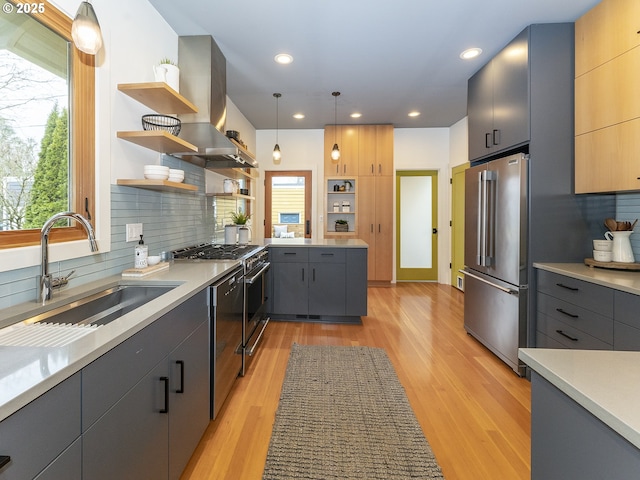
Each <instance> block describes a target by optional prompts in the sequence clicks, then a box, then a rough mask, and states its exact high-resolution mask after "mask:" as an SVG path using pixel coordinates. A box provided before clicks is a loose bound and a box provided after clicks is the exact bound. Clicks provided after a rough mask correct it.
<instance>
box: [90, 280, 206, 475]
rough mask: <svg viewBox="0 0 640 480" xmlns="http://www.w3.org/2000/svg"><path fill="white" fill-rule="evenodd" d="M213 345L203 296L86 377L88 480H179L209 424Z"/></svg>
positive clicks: (98, 363)
mask: <svg viewBox="0 0 640 480" xmlns="http://www.w3.org/2000/svg"><path fill="white" fill-rule="evenodd" d="M208 338H209V335H208V308H207V298H206V290H203V291H201V292H200V293H198V294H196V295H195V296H194V297H192V298H191V299H189V300H187V301H186V302H184V303H182V304H181V305H179V306H178V307H176V308H175V309H173V310H172V311H170V312H169V313H167V314H165V315H163V316H162V317H161V318H159V319H158V320H156V321H155V322H153V323H152V324H150V325H149V326H147V327H146V328H144V329H143V330H141V331H140V332H138V333H137V334H136V335H134V336H132V337H131V338H129V339H128V340H126V341H124V342H123V343H122V344H120V345H119V346H117V347H116V348H114V349H112V350H110V351H109V352H107V353H106V354H105V355H103V356H102V357H100V358H98V359H97V360H95V361H94V362H92V363H91V364H89V365H88V366H87V367H85V368H84V369H83V370H82V395H83V402H82V410H83V412H82V418H83V435H82V439H83V445H82V448H83V453H82V471H83V477H84V478H91V479H101V478H105V479H107V478H109V479H110V478H154V479H162V478H178V477H179V475H180V473H181V472H182V469H183V468H184V466H185V464H186V461H188V459H189V456H190V454H191V453H192V452H193V448H195V444H197V442H198V441H199V439H200V437H201V436H202V433H203V432H204V429H205V428H206V426H207V424H208V419H209V344H208ZM177 362H182V364H179V363H177ZM183 384H184V389H182V390H184V393H179V392H178V390H181V388H180V387H181V386H182V385H183ZM85 400H86V401H85ZM188 447H190V448H191V450H190V451H189V452H188V456H187V452H186V450H187V448H188ZM170 448H175V449H176V450H175V451H174V452H170Z"/></svg>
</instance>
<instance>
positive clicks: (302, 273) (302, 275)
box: [302, 268, 304, 282]
mask: <svg viewBox="0 0 640 480" xmlns="http://www.w3.org/2000/svg"><path fill="white" fill-rule="evenodd" d="M302 281H303V282H304V268H303V269H302Z"/></svg>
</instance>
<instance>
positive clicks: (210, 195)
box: [206, 193, 256, 200]
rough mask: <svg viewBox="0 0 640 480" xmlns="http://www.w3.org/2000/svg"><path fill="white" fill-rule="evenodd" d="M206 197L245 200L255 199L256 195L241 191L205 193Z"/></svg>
mask: <svg viewBox="0 0 640 480" xmlns="http://www.w3.org/2000/svg"><path fill="white" fill-rule="evenodd" d="M206 196H207V197H227V198H243V199H245V200H255V199H256V197H252V196H251V195H242V194H241V193H207V195H206Z"/></svg>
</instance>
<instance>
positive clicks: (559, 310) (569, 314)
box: [556, 308, 579, 318]
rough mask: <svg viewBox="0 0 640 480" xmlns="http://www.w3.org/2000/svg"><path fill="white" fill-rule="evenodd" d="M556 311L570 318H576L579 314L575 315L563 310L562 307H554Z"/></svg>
mask: <svg viewBox="0 0 640 480" xmlns="http://www.w3.org/2000/svg"><path fill="white" fill-rule="evenodd" d="M556 311H558V312H560V313H562V314H563V315H566V316H567V317H571V318H578V317H579V315H575V314H573V313H569V312H565V311H564V310H563V309H562V308H556Z"/></svg>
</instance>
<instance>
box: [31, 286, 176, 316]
mask: <svg viewBox="0 0 640 480" xmlns="http://www.w3.org/2000/svg"><path fill="white" fill-rule="evenodd" d="M173 288H175V287H173V286H148V285H117V286H115V287H112V288H109V289H106V290H103V291H101V292H98V293H95V294H93V295H90V296H88V297H85V298H82V299H81V300H76V301H75V302H72V303H68V304H67V305H63V306H62V307H58V308H56V309H54V310H50V311H48V312H45V313H42V314H40V315H37V316H35V317H32V318H30V319H29V320H27V321H26V322H25V323H28V324H33V323H59V324H66V325H95V326H99V325H106V324H107V323H109V322H112V321H113V320H115V319H116V318H120V317H121V316H122V315H125V314H127V313H129V312H130V311H132V310H134V309H136V308H138V307H140V306H142V305H144V304H145V303H147V302H150V301H151V300H153V299H155V298H158V297H159V296H160V295H162V294H163V293H167V292H168V291H170V290H172V289H173Z"/></svg>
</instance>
